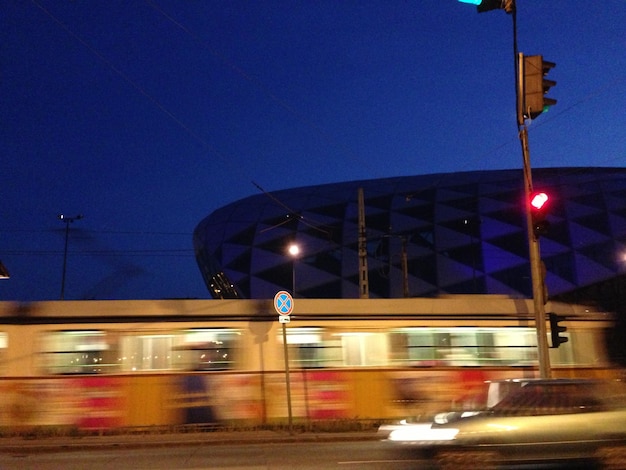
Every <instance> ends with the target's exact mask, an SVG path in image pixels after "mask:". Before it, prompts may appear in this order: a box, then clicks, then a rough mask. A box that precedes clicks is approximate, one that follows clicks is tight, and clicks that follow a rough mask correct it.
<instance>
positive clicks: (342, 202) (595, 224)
mask: <svg viewBox="0 0 626 470" xmlns="http://www.w3.org/2000/svg"><path fill="white" fill-rule="evenodd" d="M533 182H534V189H535V190H543V191H545V192H546V193H548V194H549V196H550V200H549V211H548V216H547V220H548V221H549V224H550V226H549V230H548V231H547V233H546V234H544V235H543V236H542V237H541V239H540V243H541V258H542V260H543V263H544V264H545V273H546V275H545V279H546V286H547V290H548V294H549V296H550V298H551V299H555V300H556V299H558V300H565V301H574V302H581V301H583V302H584V301H587V300H598V299H601V298H605V297H607V296H610V297H611V298H614V299H617V298H620V296H617V295H613V294H614V293H617V292H618V291H619V292H621V291H622V290H623V289H622V287H621V286H622V276H623V273H624V272H625V264H626V261H625V260H626V168H549V169H535V170H534V171H533ZM360 191H362V195H363V197H362V201H363V202H362V203H360V202H359V192H360ZM524 206H525V202H524V188H523V175H522V170H521V169H520V170H494V171H472V172H461V173H444V174H431V175H420V176H404V177H396V178H383V179H372V180H364V181H350V182H343V183H335V184H326V185H320V186H308V187H300V188H293V189H286V190H281V191H275V192H272V193H259V194H257V195H254V196H251V197H247V198H245V199H241V200H239V201H236V202H233V203H232V204H229V205H227V206H225V207H222V208H221V209H218V210H216V211H215V212H213V213H212V214H210V215H209V216H208V217H206V218H205V219H204V220H202V221H201V222H200V224H199V225H198V226H197V227H196V229H195V231H194V248H195V253H196V259H197V262H198V265H199V267H200V270H201V272H202V275H203V277H204V280H205V282H206V285H207V287H208V289H209V291H210V293H211V295H212V296H213V297H214V298H252V299H267V298H273V296H274V295H275V293H276V292H277V291H279V290H288V291H292V290H293V291H294V296H295V297H304V298H358V297H359V296H360V295H361V293H362V290H363V282H362V279H363V276H364V275H365V273H367V276H366V278H367V289H368V296H369V297H370V298H397V297H435V296H441V295H446V294H504V295H508V296H512V297H521V298H522V297H523V298H529V297H532V283H531V279H530V267H529V260H528V243H527V228H526V218H525V217H526V216H525V211H524ZM360 210H361V214H362V215H364V218H363V217H361V218H360V217H359V211H360ZM360 221H364V231H363V230H360V228H362V227H363V224H361V225H360V224H359V222H360ZM360 235H361V237H360ZM360 240H361V243H359V241H360ZM364 241H365V243H363V242H364ZM292 243H296V244H297V245H298V246H299V254H298V255H297V256H291V255H290V254H289V253H288V251H287V249H288V246H289V245H290V244H292ZM359 247H361V256H359V253H360V251H359ZM365 251H366V252H367V255H366V256H365ZM609 294H610V295H609ZM605 305H606V303H605ZM609 307H610V306H609Z"/></svg>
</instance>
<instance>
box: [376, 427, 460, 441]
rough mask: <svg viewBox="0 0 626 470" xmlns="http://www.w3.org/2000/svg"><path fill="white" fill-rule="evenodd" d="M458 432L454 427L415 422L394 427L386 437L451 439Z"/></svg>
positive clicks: (417, 439) (418, 439) (400, 439)
mask: <svg viewBox="0 0 626 470" xmlns="http://www.w3.org/2000/svg"><path fill="white" fill-rule="evenodd" d="M458 433H459V430H458V429H456V428H433V427H432V426H431V425H430V424H415V425H407V426H406V427H403V428H400V429H394V430H393V431H391V433H390V434H389V437H388V439H389V440H390V441H394V442H439V441H451V440H453V439H455V438H456V435H457V434H458Z"/></svg>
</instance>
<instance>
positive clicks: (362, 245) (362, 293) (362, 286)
mask: <svg viewBox="0 0 626 470" xmlns="http://www.w3.org/2000/svg"><path fill="white" fill-rule="evenodd" d="M358 204H359V297H360V298H361V299H368V298H369V296H370V294H369V292H370V291H369V277H368V272H367V233H366V231H365V197H364V196H363V188H359V192H358Z"/></svg>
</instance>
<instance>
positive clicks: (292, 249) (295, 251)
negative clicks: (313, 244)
mask: <svg viewBox="0 0 626 470" xmlns="http://www.w3.org/2000/svg"><path fill="white" fill-rule="evenodd" d="M287 252H288V253H289V256H291V295H293V296H294V297H295V296H296V260H297V259H298V255H299V254H300V247H299V246H298V244H296V243H290V244H289V247H288V248H287Z"/></svg>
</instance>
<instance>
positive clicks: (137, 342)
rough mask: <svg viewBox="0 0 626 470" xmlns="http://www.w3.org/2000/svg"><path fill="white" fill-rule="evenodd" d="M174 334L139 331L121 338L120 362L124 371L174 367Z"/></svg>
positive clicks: (160, 369) (144, 370)
mask: <svg viewBox="0 0 626 470" xmlns="http://www.w3.org/2000/svg"><path fill="white" fill-rule="evenodd" d="M172 343H173V335H172V334H150V333H138V334H127V335H124V336H123V337H122V338H121V341H120V344H121V354H120V357H119V363H120V365H121V367H122V370H123V371H124V372H142V371H143V372H146V371H157V370H159V371H162V370H168V369H171V368H172Z"/></svg>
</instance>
